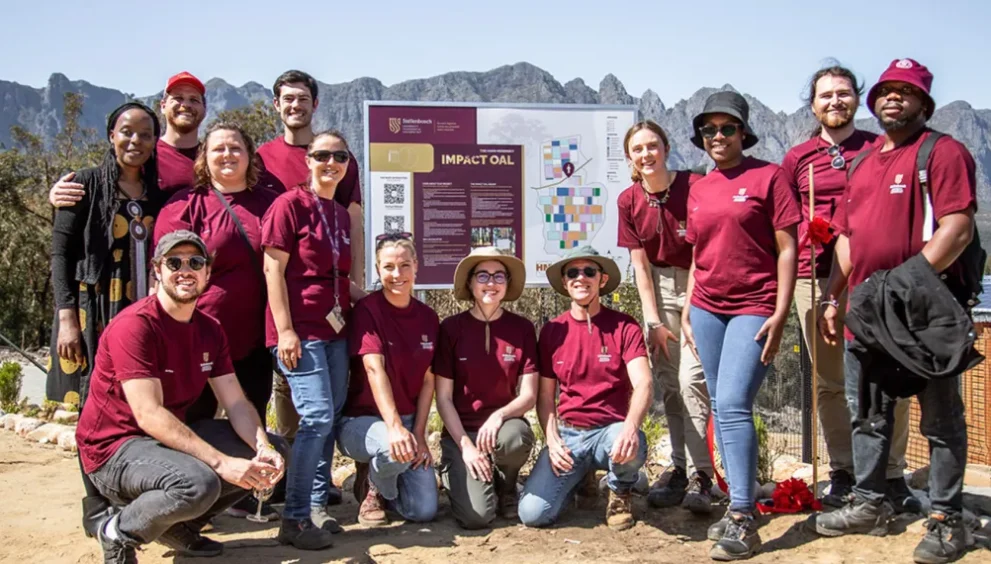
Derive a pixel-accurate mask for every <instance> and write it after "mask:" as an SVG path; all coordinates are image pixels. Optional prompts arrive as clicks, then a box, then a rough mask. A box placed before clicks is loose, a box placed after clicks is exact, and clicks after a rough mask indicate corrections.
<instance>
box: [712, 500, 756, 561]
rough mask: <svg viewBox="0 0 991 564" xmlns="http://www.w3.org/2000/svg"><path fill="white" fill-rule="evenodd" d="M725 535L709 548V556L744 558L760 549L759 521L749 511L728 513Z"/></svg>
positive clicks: (723, 558) (726, 559) (721, 559)
mask: <svg viewBox="0 0 991 564" xmlns="http://www.w3.org/2000/svg"><path fill="white" fill-rule="evenodd" d="M726 520H727V521H726V529H725V530H724V531H723V536H722V538H720V539H719V540H718V541H716V544H715V545H713V547H712V548H711V549H709V558H712V559H713V560H719V561H723V562H726V561H729V560H744V559H747V558H750V557H751V556H753V555H754V554H757V551H758V550H760V545H761V542H760V534H758V533H757V522H756V521H754V516H753V515H751V514H749V513H737V512H732V513H729V512H728V513H727V517H726Z"/></svg>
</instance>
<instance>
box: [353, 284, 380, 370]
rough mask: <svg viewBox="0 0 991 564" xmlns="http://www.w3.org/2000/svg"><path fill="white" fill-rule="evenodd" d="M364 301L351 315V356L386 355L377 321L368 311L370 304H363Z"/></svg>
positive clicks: (359, 303)
mask: <svg viewBox="0 0 991 564" xmlns="http://www.w3.org/2000/svg"><path fill="white" fill-rule="evenodd" d="M367 299H369V298H364V300H367ZM364 300H362V301H361V302H358V305H356V306H355V308H354V311H353V312H352V314H351V338H350V339H349V345H350V348H351V356H361V355H365V354H385V347H384V346H383V344H382V337H381V335H379V334H378V330H377V329H376V327H375V319H374V318H373V317H372V312H371V311H369V309H368V304H364V303H362V302H364Z"/></svg>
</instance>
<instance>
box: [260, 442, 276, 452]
mask: <svg viewBox="0 0 991 564" xmlns="http://www.w3.org/2000/svg"><path fill="white" fill-rule="evenodd" d="M263 448H267V449H269V450H275V447H274V446H272V443H258V444H256V445H255V452H258V451H260V450H261V449H263Z"/></svg>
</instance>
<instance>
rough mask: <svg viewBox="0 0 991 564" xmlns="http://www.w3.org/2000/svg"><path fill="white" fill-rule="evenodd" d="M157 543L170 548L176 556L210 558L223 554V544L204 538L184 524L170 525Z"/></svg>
mask: <svg viewBox="0 0 991 564" xmlns="http://www.w3.org/2000/svg"><path fill="white" fill-rule="evenodd" d="M157 542H158V543H160V544H163V545H165V546H167V547H169V548H171V549H172V550H174V551H175V553H176V554H177V555H178V556H199V557H210V556H220V555H221V554H223V552H224V545H223V544H221V543H219V542H217V541H215V540H211V539H208V538H206V537H204V536H203V535H201V534H200V533H199V531H195V530H193V528H192V527H190V526H189V525H188V524H186V523H176V524H175V525H172V526H171V527H169V528H168V530H167V531H165V532H164V533H162V535H161V536H160V537H158V541H157Z"/></svg>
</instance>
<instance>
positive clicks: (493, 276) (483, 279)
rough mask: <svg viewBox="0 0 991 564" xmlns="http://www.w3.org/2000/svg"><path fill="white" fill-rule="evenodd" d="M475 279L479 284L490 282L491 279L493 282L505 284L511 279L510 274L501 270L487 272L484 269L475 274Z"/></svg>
mask: <svg viewBox="0 0 991 564" xmlns="http://www.w3.org/2000/svg"><path fill="white" fill-rule="evenodd" d="M474 276H475V281H476V282H478V283H479V284H488V283H489V281H491V282H492V283H493V284H499V285H502V284H505V283H506V282H508V281H509V274H507V273H505V272H503V271H501V270H500V271H499V272H486V271H484V270H479V271H478V272H476V273H475V274H474Z"/></svg>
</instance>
